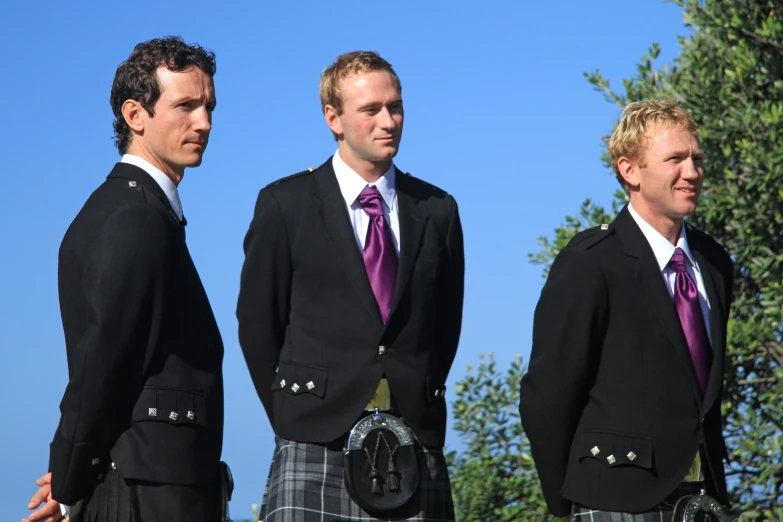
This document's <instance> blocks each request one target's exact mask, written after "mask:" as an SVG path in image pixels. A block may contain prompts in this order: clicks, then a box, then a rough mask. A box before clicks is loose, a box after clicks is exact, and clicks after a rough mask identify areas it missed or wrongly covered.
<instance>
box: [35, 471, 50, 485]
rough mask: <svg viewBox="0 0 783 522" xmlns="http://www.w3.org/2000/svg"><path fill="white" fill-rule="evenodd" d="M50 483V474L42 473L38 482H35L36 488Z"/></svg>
mask: <svg viewBox="0 0 783 522" xmlns="http://www.w3.org/2000/svg"><path fill="white" fill-rule="evenodd" d="M51 483H52V474H51V472H50V473H44V474H43V475H41V476H40V477H39V478H38V480H36V481H35V485H36V486H45V485H46V484H51Z"/></svg>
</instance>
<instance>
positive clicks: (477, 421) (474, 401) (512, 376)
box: [446, 354, 550, 522]
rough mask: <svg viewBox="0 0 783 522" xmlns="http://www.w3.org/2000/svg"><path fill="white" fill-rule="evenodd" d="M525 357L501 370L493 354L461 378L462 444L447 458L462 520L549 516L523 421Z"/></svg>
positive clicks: (457, 425)
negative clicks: (521, 394)
mask: <svg viewBox="0 0 783 522" xmlns="http://www.w3.org/2000/svg"><path fill="white" fill-rule="evenodd" d="M522 373H523V368H522V360H521V358H519V356H517V358H516V359H515V360H514V361H513V362H512V363H511V367H510V368H509V369H508V370H507V371H506V372H505V373H501V372H499V371H498V370H497V368H496V365H495V360H494V358H493V357H492V354H489V355H488V356H486V357H485V356H483V355H482V356H481V360H480V363H479V366H478V370H477V371H476V372H475V373H474V371H473V368H472V367H469V368H468V373H467V375H466V376H465V377H463V378H462V380H460V381H459V382H458V383H457V390H456V391H457V399H456V400H455V401H454V402H453V403H452V409H453V412H454V414H453V416H454V430H455V431H456V432H457V434H458V437H459V439H460V442H462V443H463V444H464V449H462V451H460V452H459V453H457V452H456V451H451V452H449V453H448V454H447V455H446V457H447V459H448V462H449V468H450V474H451V487H452V491H453V493H454V507H455V509H456V512H457V520H458V521H459V522H487V521H489V520H492V521H493V522H519V521H522V520H525V521H536V520H550V516H549V512H548V510H547V508H546V504H545V503H544V496H543V493H542V492H541V485H540V484H539V482H538V476H537V475H536V470H535V465H534V464H533V458H532V457H531V455H530V445H529V443H528V440H527V437H526V436H525V434H524V432H523V431H522V424H521V423H520V420H519V381H520V380H521V379H522Z"/></svg>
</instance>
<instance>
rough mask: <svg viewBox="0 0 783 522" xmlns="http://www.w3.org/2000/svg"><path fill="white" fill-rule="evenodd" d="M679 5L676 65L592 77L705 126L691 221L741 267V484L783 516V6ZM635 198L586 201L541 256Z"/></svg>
mask: <svg viewBox="0 0 783 522" xmlns="http://www.w3.org/2000/svg"><path fill="white" fill-rule="evenodd" d="M674 3H676V4H677V5H679V6H680V7H681V8H682V10H683V19H684V21H685V23H686V25H687V26H689V27H690V28H692V34H691V35H690V36H689V37H682V38H680V45H681V51H680V54H679V56H677V58H676V59H675V61H674V64H673V66H671V67H669V66H666V65H664V66H661V67H659V66H658V65H657V64H656V59H657V58H658V55H659V52H660V48H659V46H658V45H657V44H653V45H652V46H651V47H650V49H649V51H648V54H647V55H645V56H643V57H642V59H641V62H640V63H639V64H638V65H637V73H636V75H635V76H633V77H632V78H630V79H626V80H624V81H623V82H622V83H623V87H622V90H620V91H615V90H613V89H612V88H611V86H610V84H609V82H608V81H607V80H606V79H605V78H604V77H603V76H602V75H601V73H600V72H598V71H596V72H595V73H588V74H586V75H585V76H586V77H587V79H588V81H589V82H590V83H591V84H592V85H593V86H594V87H595V89H596V90H598V91H600V92H602V93H603V94H604V96H605V98H606V100H607V101H609V102H611V103H614V104H617V105H618V106H620V107H623V106H625V105H626V104H627V103H630V102H632V101H638V100H644V99H650V98H662V97H668V98H674V99H677V100H679V101H680V102H681V103H682V104H683V106H685V107H686V108H687V109H688V110H689V111H690V112H691V114H692V115H693V116H694V118H695V120H696V121H697V122H698V123H699V124H700V127H701V142H702V146H703V148H704V151H705V153H706V157H707V162H706V169H705V170H706V174H705V186H704V191H703V193H702V196H701V200H700V203H699V208H698V210H697V214H696V215H694V216H692V217H691V218H690V219H691V221H692V222H693V223H694V224H695V225H696V226H697V227H699V228H701V229H702V230H704V231H706V232H707V233H709V234H710V235H711V236H713V237H714V238H715V239H717V240H718V241H719V242H720V243H722V244H723V245H724V246H725V247H726V248H727V249H728V251H729V253H730V254H731V256H732V258H733V260H734V262H735V265H736V275H735V287H734V304H733V307H732V312H731V318H730V321H729V346H728V358H727V373H726V379H725V391H724V403H723V413H724V416H725V429H724V434H725V436H726V440H727V444H728V446H729V449H730V454H731V455H730V456H731V462H730V463H729V465H728V468H727V476H728V480H729V487H730V489H731V495H732V498H733V500H734V502H736V510H737V511H738V512H741V513H743V519H747V520H783V509H782V508H780V507H777V506H781V505H783V406H781V401H783V369H782V368H783V131H781V130H779V127H780V125H781V121H782V120H783V5H781V4H780V2H779V1H777V0H719V1H718V0H675V2H674ZM604 159H606V158H604ZM623 202H624V197H623V194H622V193H619V194H616V195H615V200H614V203H613V206H612V208H611V209H610V211H609V212H606V211H605V210H604V209H603V208H602V207H601V206H599V205H595V204H593V203H591V202H590V201H586V202H585V203H584V204H583V206H582V209H581V212H580V214H579V216H578V217H569V218H566V223H565V224H564V225H563V226H561V227H559V228H558V229H556V230H555V237H554V239H552V240H549V239H547V238H541V239H540V244H541V246H542V251H541V252H539V253H537V254H531V255H530V258H531V261H533V262H534V263H538V264H541V265H543V266H544V267H545V270H546V268H548V266H549V265H550V264H551V261H552V260H553V259H554V256H555V255H557V252H559V251H560V249H561V248H563V247H564V246H565V244H566V243H567V242H568V239H570V237H572V236H573V235H574V234H575V233H576V232H578V231H579V230H581V229H583V228H587V227H591V226H595V225H597V224H599V223H602V222H604V223H605V222H607V221H608V220H609V219H611V218H612V217H613V216H614V215H615V214H616V213H617V210H618V208H619V205H620V204H622V203H623ZM545 275H546V272H545Z"/></svg>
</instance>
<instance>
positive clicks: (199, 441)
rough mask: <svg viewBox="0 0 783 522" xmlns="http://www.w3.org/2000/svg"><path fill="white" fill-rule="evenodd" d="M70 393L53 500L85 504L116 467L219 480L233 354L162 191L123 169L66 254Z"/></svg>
mask: <svg viewBox="0 0 783 522" xmlns="http://www.w3.org/2000/svg"><path fill="white" fill-rule="evenodd" d="M59 292H60V310H61V313H62V320H63V329H64V331H65V344H66V350H67V354H68V375H69V382H68V387H67V388H66V390H65V394H64V395H63V399H62V403H61V404H60V411H61V417H60V424H59V426H58V428H57V432H56V433H55V436H54V440H53V441H52V444H51V453H50V461H49V470H50V471H51V472H52V496H53V498H55V499H56V500H58V501H60V502H62V503H65V504H74V503H75V502H76V501H78V500H80V499H82V498H83V497H84V496H85V495H87V494H88V493H89V492H90V490H91V488H92V487H93V485H94V483H95V480H96V478H97V476H98V474H99V473H100V472H101V471H102V470H104V469H106V467H107V466H108V465H109V464H110V463H111V462H112V461H113V462H115V464H116V466H117V469H118V470H119V473H120V475H122V476H123V477H124V478H127V479H136V480H143V481H148V482H155V483H167V484H193V483H201V482H207V481H209V480H212V479H213V478H214V477H215V473H216V472H217V470H218V464H219V461H220V452H221V446H222V434H223V381H222V370H221V366H222V359H223V344H222V341H221V338H220V334H219V332H218V328H217V324H216V323H215V319H214V316H213V315H212V310H211V308H210V305H209V301H208V300H207V296H206V294H205V293H204V288H203V287H202V285H201V280H200V279H199V276H198V274H197V272H196V268H195V266H194V265H193V261H192V260H191V258H190V254H189V253H188V248H187V245H186V244H185V229H184V226H183V224H182V223H180V222H179V220H178V219H177V217H176V215H175V214H174V211H173V210H172V209H171V206H170V204H169V202H168V200H167V199H166V196H165V193H164V192H163V190H162V189H161V188H160V186H159V185H158V184H157V183H156V182H155V180H153V179H152V178H151V177H150V176H149V175H148V174H147V173H146V172H144V171H143V170H142V169H140V168H138V167H135V166H132V165H128V164H123V163H118V164H117V165H116V166H115V167H114V169H113V170H112V172H111V174H109V176H108V178H107V180H106V181H105V182H104V183H103V184H102V185H101V186H100V187H99V188H98V189H97V190H96V191H95V192H94V193H93V194H92V196H91V197H90V198H89V200H88V201H87V203H86V204H85V205H84V207H83V208H82V210H81V211H80V212H79V214H78V215H77V216H76V218H75V219H74V221H73V223H71V226H70V227H69V228H68V231H67V232H66V234H65V238H64V239H63V242H62V245H61V246H60V256H59Z"/></svg>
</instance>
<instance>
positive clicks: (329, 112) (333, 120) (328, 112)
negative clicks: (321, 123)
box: [324, 105, 343, 136]
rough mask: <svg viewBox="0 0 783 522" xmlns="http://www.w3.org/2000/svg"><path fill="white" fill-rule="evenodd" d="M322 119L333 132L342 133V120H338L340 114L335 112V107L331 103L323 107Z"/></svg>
mask: <svg viewBox="0 0 783 522" xmlns="http://www.w3.org/2000/svg"><path fill="white" fill-rule="evenodd" d="M324 119H325V120H326V124H327V125H328V126H329V128H330V129H332V132H333V133H335V134H337V135H338V136H339V135H341V134H342V133H343V122H342V121H340V115H339V114H338V113H337V109H335V108H334V107H333V106H332V105H327V106H326V107H324Z"/></svg>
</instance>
